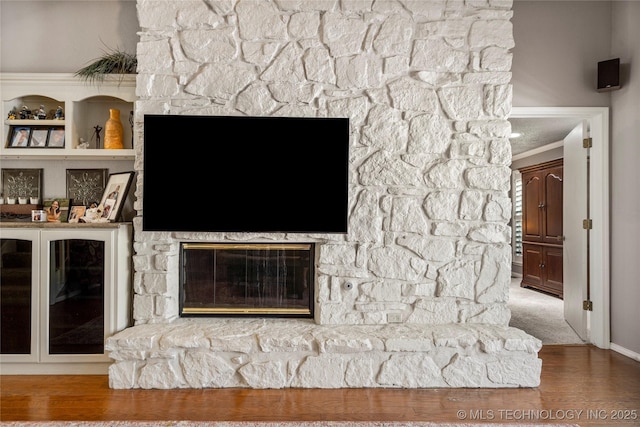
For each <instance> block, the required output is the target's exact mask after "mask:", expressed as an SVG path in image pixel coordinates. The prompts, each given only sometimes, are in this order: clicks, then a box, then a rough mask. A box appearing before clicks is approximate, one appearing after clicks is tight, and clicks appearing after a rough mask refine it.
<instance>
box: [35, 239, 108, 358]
mask: <svg viewBox="0 0 640 427" xmlns="http://www.w3.org/2000/svg"><path fill="white" fill-rule="evenodd" d="M41 233H42V234H41V245H40V260H41V264H40V270H41V271H43V272H48V271H49V267H50V260H51V255H52V254H51V242H55V241H60V240H71V239H79V240H94V241H100V242H103V243H104V278H103V279H104V301H103V307H102V309H103V314H104V324H103V330H104V336H103V340H104V339H106V337H107V336H108V335H110V334H109V331H112V330H113V329H112V324H113V320H112V318H111V311H110V310H109V307H111V306H112V293H113V289H114V288H115V283H114V278H115V277H116V276H115V274H114V272H115V260H116V259H117V257H116V253H115V250H116V243H115V232H114V230H99V229H86V230H84V229H76V230H73V231H72V232H70V230H61V229H58V230H42V231H41ZM50 286H51V278H50V277H49V274H42V277H41V287H40V295H41V297H40V304H41V305H40V313H41V318H40V349H41V351H40V359H39V361H40V362H46V363H77V362H108V361H110V360H111V359H110V358H109V357H108V356H107V353H106V350H103V353H101V354H50V353H49V314H50V310H49V307H50V293H49V289H50Z"/></svg>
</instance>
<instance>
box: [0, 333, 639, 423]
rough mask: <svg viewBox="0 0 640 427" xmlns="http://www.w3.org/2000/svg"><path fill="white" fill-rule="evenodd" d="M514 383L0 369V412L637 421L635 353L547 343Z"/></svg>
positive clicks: (10, 416) (63, 416)
mask: <svg viewBox="0 0 640 427" xmlns="http://www.w3.org/2000/svg"><path fill="white" fill-rule="evenodd" d="M539 356H540V358H541V359H542V361H543V362H542V363H543V365H542V376H541V384H540V386H539V387H535V388H519V389H441V388H440V389H328V390H326V389H280V390H254V389H239V388H234V389H204V390H200V389H197V390H193V389H188V390H187V389H178V390H141V389H135V390H112V389H110V388H109V385H108V377H107V376H103V375H75V376H73V375H72V376H66V375H65V376H44V375H42V376H35V375H34V376H13V375H11V376H8V375H3V376H0V398H1V403H0V420H1V421H81V420H85V421H122V420H140V421H152V420H157V421H162V420H164V421H178V420H191V421H400V422H402V421H405V422H409V421H431V422H450V423H457V422H462V421H464V422H470V423H471V422H472V423H479V422H491V423H505V424H506V423H509V424H526V423H542V424H546V423H555V424H560V423H567V424H578V425H580V426H623V427H625V426H640V362H638V361H635V360H633V359H631V358H628V357H626V356H623V355H621V354H619V353H616V352H614V351H611V350H602V349H599V348H597V347H594V346H592V345H546V346H544V347H543V348H542V350H541V351H540V353H539Z"/></svg>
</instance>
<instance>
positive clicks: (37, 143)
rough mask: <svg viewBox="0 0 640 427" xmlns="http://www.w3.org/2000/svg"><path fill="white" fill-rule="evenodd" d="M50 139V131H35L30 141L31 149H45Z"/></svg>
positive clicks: (32, 132)
mask: <svg viewBox="0 0 640 427" xmlns="http://www.w3.org/2000/svg"><path fill="white" fill-rule="evenodd" d="M48 137H49V129H34V130H32V131H31V138H30V139H29V147H36V148H43V147H46V146H47V138H48Z"/></svg>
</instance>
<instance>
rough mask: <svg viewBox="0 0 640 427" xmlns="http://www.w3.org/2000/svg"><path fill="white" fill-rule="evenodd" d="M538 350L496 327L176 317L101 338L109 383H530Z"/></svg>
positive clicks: (538, 364) (535, 343)
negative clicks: (107, 358) (107, 360)
mask: <svg viewBox="0 0 640 427" xmlns="http://www.w3.org/2000/svg"><path fill="white" fill-rule="evenodd" d="M541 348H542V342H541V341H540V340H539V339H537V338H535V337H532V336H531V335H528V334H526V333H525V332H523V331H522V330H519V329H515V328H511V327H505V326H497V325H487V324H445V325H418V324H397V325H396V324H386V325H357V326H354V325H344V326H342V325H341V326H335V325H329V326H327V325H317V324H315V323H313V321H311V320H306V319H246V320H242V319H228V318H224V319H222V318H220V319H210V318H207V319H184V318H183V319H177V320H176V321H174V322H172V323H156V324H144V325H136V326H133V327H130V328H127V329H125V330H123V331H121V332H119V333H117V334H115V335H113V336H112V337H109V338H108V339H107V341H106V349H107V351H108V352H109V354H110V357H111V358H112V359H113V360H114V363H113V364H112V365H111V366H110V368H109V386H110V387H111V388H114V389H132V388H143V389H154V388H155V389H173V388H226V387H249V388H256V389H266V388H274V389H279V388H289V387H291V388H356V387H357V388H377V387H386V388H436V387H437V388H448V387H472V388H479V387H483V388H508V387H510V388H514V387H536V386H538V385H539V383H540V373H541V369H542V360H541V359H539V358H538V351H539V350H540V349H541Z"/></svg>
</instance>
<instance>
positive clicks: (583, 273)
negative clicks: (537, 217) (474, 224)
mask: <svg viewBox="0 0 640 427" xmlns="http://www.w3.org/2000/svg"><path fill="white" fill-rule="evenodd" d="M587 137H588V131H587V122H586V121H583V123H581V124H579V125H578V126H576V127H575V128H574V129H573V130H572V131H571V132H570V133H569V135H567V136H566V138H565V139H564V170H563V177H564V185H563V190H562V193H563V209H562V210H563V215H562V216H563V221H562V222H563V224H562V227H563V233H564V236H565V240H564V244H563V266H562V269H563V292H564V296H563V299H564V318H565V320H566V321H567V323H569V325H570V326H571V327H572V328H573V330H574V331H575V332H576V333H577V334H578V335H579V336H580V338H582V339H583V340H585V341H589V336H588V328H587V312H586V311H585V310H584V309H583V306H582V303H583V301H584V300H586V299H587V291H586V289H587V270H588V267H589V266H588V263H587V259H588V257H587V230H585V229H584V228H583V220H584V219H587V218H589V217H588V211H587V203H588V198H587V194H588V187H587V184H588V180H587V177H588V170H587V168H588V163H587V162H588V152H589V150H588V149H586V148H583V145H582V141H583V139H584V138H587Z"/></svg>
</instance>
